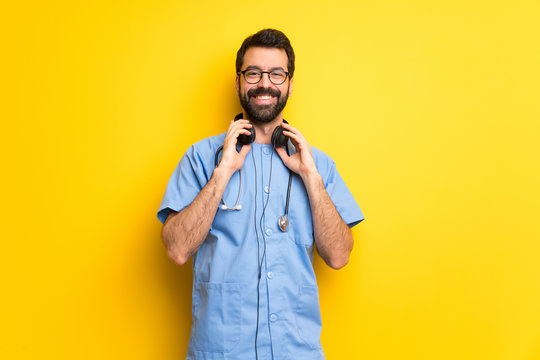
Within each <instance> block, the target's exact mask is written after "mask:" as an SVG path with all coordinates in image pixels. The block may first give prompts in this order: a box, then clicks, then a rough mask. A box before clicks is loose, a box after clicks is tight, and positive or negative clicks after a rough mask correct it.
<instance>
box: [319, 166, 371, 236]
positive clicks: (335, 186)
mask: <svg viewBox="0 0 540 360" xmlns="http://www.w3.org/2000/svg"><path fill="white" fill-rule="evenodd" d="M324 185H325V187H326V192H327V193H328V196H330V199H331V200H332V202H333V203H334V206H335V207H336V210H337V211H338V213H339V215H340V216H341V218H342V219H343V221H344V222H345V223H346V224H347V225H348V226H349V227H350V228H352V227H353V226H355V225H356V224H358V223H359V222H360V221H362V220H364V219H365V217H364V214H363V213H362V210H360V207H359V206H358V203H357V202H356V200H355V199H354V197H353V195H352V194H351V192H350V191H349V189H348V188H347V185H345V182H344V181H343V179H342V178H341V175H339V173H338V171H337V169H336V164H335V163H334V162H333V161H332V162H331V164H330V167H329V169H328V174H327V177H326V181H325V184H324Z"/></svg>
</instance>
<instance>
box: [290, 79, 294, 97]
mask: <svg viewBox="0 0 540 360" xmlns="http://www.w3.org/2000/svg"><path fill="white" fill-rule="evenodd" d="M293 80H294V78H291V80H289V97H291V96H292V89H293Z"/></svg>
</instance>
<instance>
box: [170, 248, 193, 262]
mask: <svg viewBox="0 0 540 360" xmlns="http://www.w3.org/2000/svg"><path fill="white" fill-rule="evenodd" d="M167 255H169V259H171V260H172V261H173V262H174V263H175V264H176V265H184V264H185V263H187V262H188V260H189V256H186V255H183V254H181V253H179V252H175V251H172V250H168V251H167Z"/></svg>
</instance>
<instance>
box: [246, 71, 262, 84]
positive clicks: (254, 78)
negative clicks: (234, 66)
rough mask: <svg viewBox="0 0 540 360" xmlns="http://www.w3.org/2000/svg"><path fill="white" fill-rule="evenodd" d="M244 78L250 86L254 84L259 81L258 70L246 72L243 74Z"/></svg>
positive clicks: (259, 73) (259, 74)
mask: <svg viewBox="0 0 540 360" xmlns="http://www.w3.org/2000/svg"><path fill="white" fill-rule="evenodd" d="M244 78H245V79H246V81H247V82H248V83H250V84H256V83H258V82H259V81H260V80H261V72H260V71H259V70H247V71H246V72H245V73H244Z"/></svg>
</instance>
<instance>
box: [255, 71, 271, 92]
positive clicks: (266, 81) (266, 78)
mask: <svg viewBox="0 0 540 360" xmlns="http://www.w3.org/2000/svg"><path fill="white" fill-rule="evenodd" d="M257 86H258V87H262V88H269V87H271V86H272V83H271V82H270V74H269V73H264V74H262V77H261V80H260V81H259V82H258V83H257Z"/></svg>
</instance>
